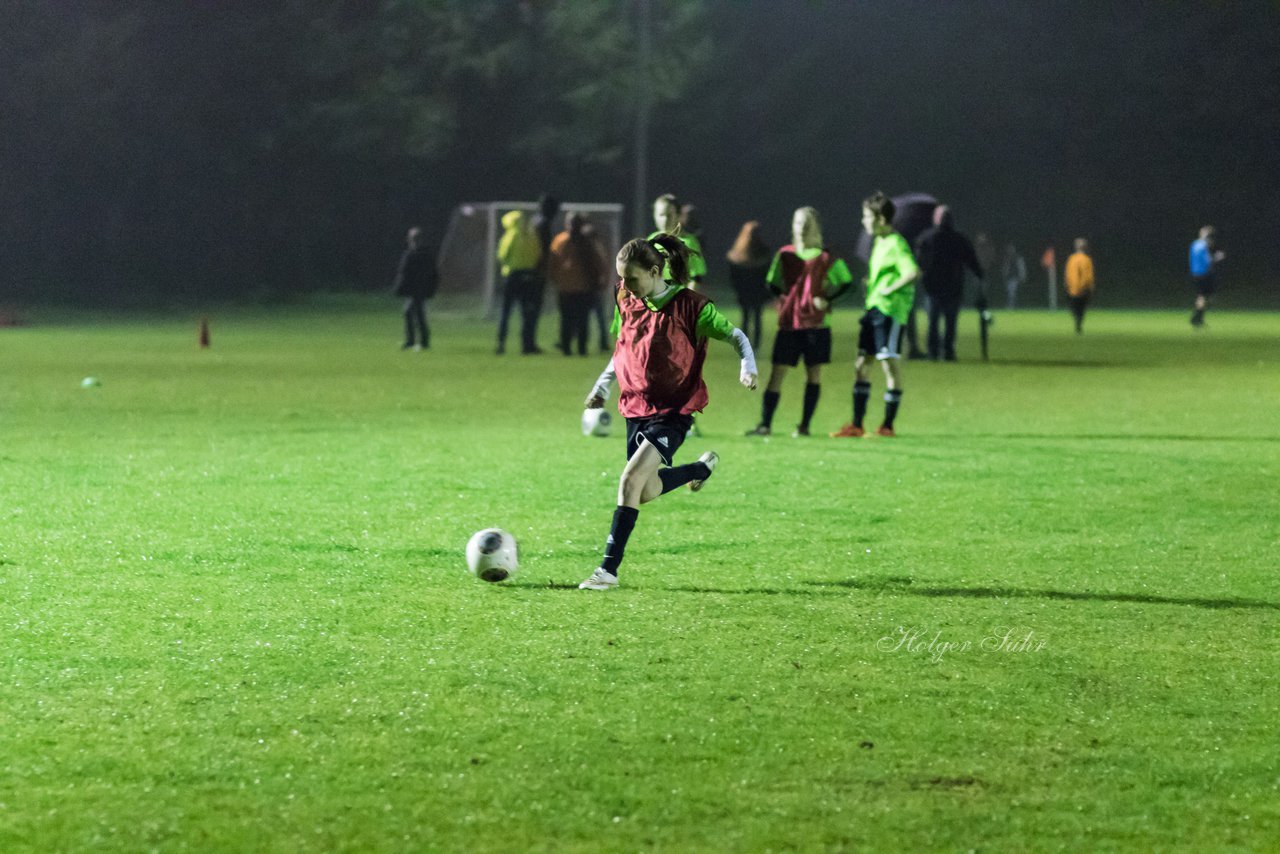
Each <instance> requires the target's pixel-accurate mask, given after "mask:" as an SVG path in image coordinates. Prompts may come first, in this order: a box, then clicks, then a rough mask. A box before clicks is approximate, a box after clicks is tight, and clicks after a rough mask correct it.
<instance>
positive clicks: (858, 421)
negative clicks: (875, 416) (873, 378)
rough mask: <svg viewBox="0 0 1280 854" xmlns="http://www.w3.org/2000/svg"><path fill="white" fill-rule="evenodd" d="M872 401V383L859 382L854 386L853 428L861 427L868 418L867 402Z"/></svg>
mask: <svg viewBox="0 0 1280 854" xmlns="http://www.w3.org/2000/svg"><path fill="white" fill-rule="evenodd" d="M870 399H871V383H869V382H866V381H865V380H859V381H858V382H856V383H854V384H853V426H854V427H861V426H862V419H864V418H866V417H867V401H868V400H870Z"/></svg>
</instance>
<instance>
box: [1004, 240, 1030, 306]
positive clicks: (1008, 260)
mask: <svg viewBox="0 0 1280 854" xmlns="http://www.w3.org/2000/svg"><path fill="white" fill-rule="evenodd" d="M1026 283H1027V262H1026V261H1025V260H1024V259H1023V257H1022V253H1021V252H1019V251H1018V247H1016V246H1014V245H1013V244H1012V243H1010V244H1009V245H1008V246H1006V247H1005V248H1004V292H1005V295H1006V296H1007V297H1008V304H1007V305H1008V308H1017V307H1018V291H1019V290H1021V289H1022V286H1023V285H1025V284H1026Z"/></svg>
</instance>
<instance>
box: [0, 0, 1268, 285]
mask: <svg viewBox="0 0 1280 854" xmlns="http://www.w3.org/2000/svg"><path fill="white" fill-rule="evenodd" d="M6 15H7V20H6V30H7V35H6V38H5V39H4V40H3V41H2V42H0V74H3V79H5V80H6V81H7V83H8V85H6V86H5V87H3V89H0V115H2V116H3V118H2V119H0V121H3V133H0V158H2V159H0V170H2V175H0V177H2V180H0V298H6V299H23V298H33V297H44V298H70V297H75V298H77V299H88V300H91V301H94V302H98V303H109V304H117V305H151V304H156V303H157V302H162V301H173V300H178V301H191V300H196V299H208V298H211V297H220V296H225V297H244V296H255V297H260V296H268V295H279V294H286V295H287V294H290V293H296V292H299V291H304V290H310V289H317V288H332V287H353V288H382V287H385V284H386V280H387V278H388V276H389V268H390V267H391V265H392V264H393V263H394V256H395V252H396V249H397V247H398V245H399V242H400V239H401V235H402V233H403V230H404V228H405V227H406V226H407V225H408V224H410V223H412V222H421V223H423V224H424V225H426V226H427V227H428V228H429V229H433V230H439V229H441V228H442V227H443V225H444V223H445V221H446V217H447V213H448V211H449V210H450V209H451V208H452V207H453V206H454V205H455V204H456V203H458V202H460V201H466V200H484V199H488V198H512V197H515V198H532V197H534V196H536V195H537V194H538V193H539V192H540V191H542V190H544V189H554V190H555V191H556V192H557V193H558V194H559V195H561V196H562V197H573V198H578V199H582V200H594V201H621V202H625V203H630V201H631V196H632V182H633V176H632V171H631V170H632V157H633V140H632V135H633V130H634V117H635V112H636V99H637V90H636V81H637V73H636V62H637V55H636V39H635V27H636V16H635V3H634V0H601V2H590V3H579V2H568V0H561V2H552V0H526V1H525V2H512V0H384V2H381V3H354V2H339V0H315V2H301V0H264V1H263V2H256V3H211V2H184V3H162V2H143V1H142V0H120V2H89V0H18V2H15V3H13V4H10V6H9V8H7V10H6ZM654 26H655V34H654V46H655V52H656V55H655V62H654V66H653V68H652V69H651V74H650V76H649V79H650V81H651V92H652V94H653V96H654V99H655V104H654V113H653V128H652V134H651V157H652V159H651V166H650V182H649V183H650V190H651V191H652V193H653V194H656V193H658V192H661V191H666V190H672V191H675V192H677V193H680V194H681V195H683V196H685V197H686V198H688V199H690V200H692V201H694V202H695V203H696V204H698V206H699V208H700V209H701V211H702V214H703V220H704V223H705V225H706V228H707V235H706V237H707V239H706V241H705V242H706V245H707V247H708V254H709V255H710V256H711V260H712V261H713V263H714V262H715V261H716V260H718V257H719V255H720V254H721V252H722V247H723V246H725V245H727V243H728V242H729V241H730V240H731V238H732V235H733V233H734V231H735V230H736V227H737V225H738V224H740V223H741V222H742V221H743V220H745V219H760V220H762V221H764V222H765V224H766V228H767V229H768V230H769V231H770V232H771V236H772V237H773V239H774V240H776V241H781V240H783V239H785V237H786V225H787V222H788V221H789V218H790V211H791V210H792V209H793V208H794V207H796V206H798V205H800V204H812V205H815V206H816V207H818V208H819V210H821V211H822V212H823V213H824V215H825V219H826V223H827V228H826V231H827V235H828V239H829V240H830V241H831V242H833V243H835V244H837V245H843V246H844V247H846V248H848V247H850V246H851V245H852V242H853V238H854V234H855V229H856V220H857V202H858V200H859V199H860V198H861V197H862V196H864V195H865V194H866V193H867V192H869V191H870V190H872V189H875V188H883V189H885V190H887V191H889V192H891V193H892V192H903V191H908V190H926V191H930V192H933V193H935V194H937V195H939V196H940V197H943V198H945V199H946V200H947V201H949V202H951V203H952V204H953V205H954V206H955V209H956V213H957V219H958V221H959V224H960V225H961V226H962V227H963V228H965V229H967V230H970V231H973V230H977V229H980V228H981V229H986V230H989V231H991V232H992V233H994V234H995V235H996V236H997V237H998V238H999V239H1001V240H1013V241H1015V242H1017V243H1018V244H1019V245H1020V246H1021V247H1022V248H1023V250H1024V252H1026V253H1027V254H1028V255H1029V256H1031V257H1034V256H1035V255H1038V252H1039V249H1040V248H1041V247H1042V245H1043V243H1044V242H1045V241H1046V240H1049V239H1053V240H1054V241H1055V242H1056V243H1057V244H1058V246H1059V249H1060V251H1063V250H1065V248H1066V245H1067V242H1068V241H1069V240H1070V238H1072V237H1074V236H1076V235H1077V234H1085V235H1088V236H1089V237H1090V238H1091V239H1092V241H1093V244H1094V246H1095V251H1096V253H1097V255H1098V256H1099V266H1100V269H1101V271H1102V272H1103V275H1104V276H1105V279H1104V282H1105V281H1106V280H1110V281H1113V282H1117V283H1119V282H1123V283H1124V289H1125V295H1126V297H1127V298H1128V299H1129V301H1132V302H1148V303H1155V304H1159V303H1172V304H1180V303H1181V302H1183V301H1185V300H1184V299H1183V298H1184V296H1185V294H1184V288H1183V277H1184V270H1183V268H1184V265H1185V252H1186V245H1187V243H1188V242H1189V241H1190V239H1191V238H1192V237H1193V236H1194V231H1195V229H1196V228H1197V227H1198V226H1199V225H1201V224H1203V222H1206V221H1212V222H1214V223H1215V224H1216V225H1218V227H1219V229H1220V232H1221V235H1222V240H1223V243H1224V245H1225V247H1226V248H1227V249H1228V251H1229V252H1230V255H1231V268H1230V275H1231V277H1232V282H1233V283H1234V284H1235V286H1236V297H1235V299H1237V300H1239V302H1240V304H1266V305H1275V304H1276V302H1275V297H1273V296H1272V295H1271V294H1270V293H1269V292H1268V290H1267V288H1268V287H1269V285H1268V283H1272V284H1274V283H1275V281H1276V277H1277V270H1280V240H1277V238H1276V228H1277V225H1276V224H1277V222H1278V221H1280V202H1278V201H1277V199H1278V198H1280V193H1277V190H1276V188H1277V187H1280V158H1278V157H1277V155H1276V148H1277V143H1276V140H1277V139H1280V52H1278V51H1276V50H1275V48H1274V46H1275V45H1276V44H1277V43H1280V9H1278V8H1277V5H1276V4H1274V3H1263V2H1255V3H1240V4H1142V5H1141V6H1140V7H1137V8H1135V7H1134V6H1133V4H1119V3H1102V2H1074V3H1060V4H1039V3H1035V4H1030V3H1025V4H1024V3H997V2H976V0H975V2H966V3H959V4H950V3H948V4H941V3H935V2H895V3H893V4H861V3H857V4H855V3H843V2H765V0H698V2H693V0H687V1H686V2H678V0H665V2H664V0H654ZM1117 296H1119V295H1117Z"/></svg>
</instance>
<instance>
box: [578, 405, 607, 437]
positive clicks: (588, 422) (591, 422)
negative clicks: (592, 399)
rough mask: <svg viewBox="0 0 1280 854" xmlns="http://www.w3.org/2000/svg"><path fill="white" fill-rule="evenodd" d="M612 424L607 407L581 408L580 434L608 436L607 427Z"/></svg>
mask: <svg viewBox="0 0 1280 854" xmlns="http://www.w3.org/2000/svg"><path fill="white" fill-rule="evenodd" d="M612 426H613V416H612V415H610V414H609V410H607V409H584V410H582V435H584V436H608V435H609V428H610V427H612Z"/></svg>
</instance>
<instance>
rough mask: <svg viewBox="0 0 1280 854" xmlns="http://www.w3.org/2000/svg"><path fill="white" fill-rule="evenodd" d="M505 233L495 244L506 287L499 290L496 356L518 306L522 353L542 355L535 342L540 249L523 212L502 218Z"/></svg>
mask: <svg viewBox="0 0 1280 854" xmlns="http://www.w3.org/2000/svg"><path fill="white" fill-rule="evenodd" d="M502 225H503V228H504V229H505V231H504V232H503V234H502V240H501V241H500V242H499V243H498V263H499V264H501V265H502V275H503V276H504V277H505V280H506V281H505V284H504V285H503V288H502V313H501V314H500V315H499V317H498V355H499V356H501V355H502V354H503V353H505V352H506V349H507V321H508V319H509V318H510V317H511V309H512V308H513V307H514V306H516V305H519V306H520V341H521V352H523V353H525V354H534V353H541V352H542V351H541V350H539V349H538V343H537V341H535V340H534V337H533V335H534V331H533V330H534V328H535V327H536V326H537V324H538V308H539V305H540V304H541V302H542V294H541V293H540V291H541V289H542V279H541V278H540V277H539V275H538V267H539V264H540V262H541V261H542V246H541V243H540V242H539V240H538V233H537V232H536V231H534V229H533V222H532V221H531V220H530V218H529V217H528V216H527V215H526V214H525V213H524V211H508V212H507V213H505V214H503V216H502Z"/></svg>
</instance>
